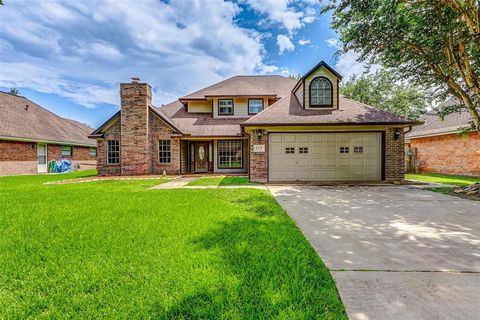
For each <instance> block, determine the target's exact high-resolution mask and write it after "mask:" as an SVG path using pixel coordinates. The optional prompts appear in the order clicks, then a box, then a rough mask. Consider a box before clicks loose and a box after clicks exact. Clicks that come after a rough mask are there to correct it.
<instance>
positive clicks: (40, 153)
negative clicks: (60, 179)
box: [37, 143, 47, 173]
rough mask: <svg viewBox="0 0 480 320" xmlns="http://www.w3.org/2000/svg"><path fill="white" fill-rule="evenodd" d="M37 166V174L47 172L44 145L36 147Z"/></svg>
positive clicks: (45, 146) (40, 144)
mask: <svg viewBox="0 0 480 320" xmlns="http://www.w3.org/2000/svg"><path fill="white" fill-rule="evenodd" d="M37 164H38V172H39V173H45V172H47V145H46V144H44V143H39V144H38V145H37Z"/></svg>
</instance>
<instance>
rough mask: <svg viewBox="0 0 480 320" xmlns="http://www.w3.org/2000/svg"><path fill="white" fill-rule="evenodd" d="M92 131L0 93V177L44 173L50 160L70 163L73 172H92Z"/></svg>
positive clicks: (19, 97) (93, 161) (29, 102)
mask: <svg viewBox="0 0 480 320" xmlns="http://www.w3.org/2000/svg"><path fill="white" fill-rule="evenodd" d="M92 130H93V129H92V128H90V127H89V126H86V125H84V124H82V123H79V122H77V121H74V120H70V119H65V118H62V117H59V116H57V115H55V114H53V113H52V112H50V111H48V110H46V109H44V108H42V107H41V106H39V105H38V104H36V103H35V102H33V101H31V100H29V99H27V98H25V97H22V96H16V95H12V94H9V93H5V92H0V176H2V175H15V174H35V173H44V172H47V170H48V162H49V161H51V160H56V161H58V160H62V159H69V160H72V162H73V166H74V168H79V169H88V168H94V167H95V164H96V150H97V148H96V145H95V143H92V140H90V139H88V134H89V133H91V132H92Z"/></svg>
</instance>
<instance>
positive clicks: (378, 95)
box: [340, 69, 432, 119]
mask: <svg viewBox="0 0 480 320" xmlns="http://www.w3.org/2000/svg"><path fill="white" fill-rule="evenodd" d="M340 92H341V93H342V94H343V95H344V96H346V97H347V98H350V99H353V100H356V101H360V102H363V103H366V104H368V105H371V106H374V107H377V108H380V109H383V110H387V111H391V112H395V113H398V114H401V115H403V116H405V117H408V118H411V119H416V118H418V117H419V116H420V115H422V114H423V113H425V112H426V111H427V107H428V106H429V105H430V104H431V102H432V98H431V93H430V92H428V91H424V90H421V89H419V88H418V87H416V86H414V85H412V84H409V83H399V82H396V81H395V78H394V77H393V76H392V73H391V72H389V71H387V70H384V69H380V70H378V71H377V72H375V73H374V74H363V75H361V76H360V77H358V76H353V77H352V78H350V79H349V80H348V81H347V82H346V83H345V84H344V85H342V86H341V87H340Z"/></svg>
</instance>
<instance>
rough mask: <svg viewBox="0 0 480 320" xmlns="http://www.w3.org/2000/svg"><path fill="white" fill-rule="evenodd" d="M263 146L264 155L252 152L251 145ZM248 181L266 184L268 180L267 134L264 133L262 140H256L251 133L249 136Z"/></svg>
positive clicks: (255, 135) (254, 133)
mask: <svg viewBox="0 0 480 320" xmlns="http://www.w3.org/2000/svg"><path fill="white" fill-rule="evenodd" d="M256 144H257V145H265V152H264V153H255V152H253V145H256ZM249 170H250V171H249V174H250V180H251V181H254V182H266V181H267V179H268V133H267V132H265V134H264V135H263V137H262V139H261V140H259V139H258V138H257V134H256V132H255V131H253V132H252V133H251V135H250V168H249Z"/></svg>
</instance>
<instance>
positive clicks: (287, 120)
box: [244, 94, 418, 126]
mask: <svg viewBox="0 0 480 320" xmlns="http://www.w3.org/2000/svg"><path fill="white" fill-rule="evenodd" d="M244 124H245V125H246V126H251V125H349V124H354V125H357V124H367V125H369V124H412V125H413V124H418V122H417V121H414V120H409V119H407V118H405V117H402V116H400V115H397V114H395V113H391V112H388V111H384V110H381V109H377V108H374V107H371V106H369V105H366V104H364V103H361V102H357V101H354V100H351V99H348V98H346V97H343V96H340V97H339V109H338V110H306V109H303V108H302V106H301V104H300V103H299V102H298V100H297V98H296V97H295V95H294V94H291V95H289V96H288V97H285V98H283V99H281V100H279V101H277V102H276V103H274V104H273V105H272V106H270V107H268V108H267V109H265V110H264V111H262V112H261V113H259V114H257V115H255V116H253V117H252V118H250V119H248V120H247V121H245V123H244Z"/></svg>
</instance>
